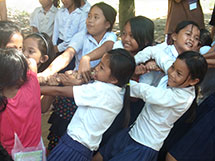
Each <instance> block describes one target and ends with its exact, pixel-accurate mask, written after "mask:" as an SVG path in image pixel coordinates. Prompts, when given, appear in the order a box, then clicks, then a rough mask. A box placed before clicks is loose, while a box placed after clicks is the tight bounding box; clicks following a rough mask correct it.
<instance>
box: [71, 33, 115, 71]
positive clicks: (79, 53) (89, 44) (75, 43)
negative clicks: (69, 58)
mask: <svg viewBox="0 0 215 161" xmlns="http://www.w3.org/2000/svg"><path fill="white" fill-rule="evenodd" d="M116 39H117V36H116V34H115V33H114V32H106V33H105V34H104V36H103V38H102V39H101V40H100V42H99V43H98V42H97V41H96V40H95V39H94V38H93V36H92V35H90V34H88V33H86V32H80V33H78V34H76V35H75V37H74V38H73V39H72V41H71V42H70V44H69V46H71V47H73V48H74V50H75V51H76V54H75V69H76V70H78V67H79V63H80V60H81V58H82V57H83V56H84V55H87V54H88V53H90V52H91V51H93V50H95V49H96V48H98V47H100V46H101V45H102V44H104V43H105V42H106V41H113V42H115V41H116ZM99 62H100V59H99V60H94V61H90V65H91V67H95V66H96V65H97V64H98V63H99Z"/></svg>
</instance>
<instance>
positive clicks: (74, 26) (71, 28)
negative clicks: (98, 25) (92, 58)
mask: <svg viewBox="0 0 215 161" xmlns="http://www.w3.org/2000/svg"><path fill="white" fill-rule="evenodd" d="M62 3H63V7H62V8H60V9H59V11H58V12H57V14H56V17H55V23H54V31H53V38H52V41H53V44H54V46H55V51H56V52H63V51H64V50H66V48H67V47H68V43H69V42H70V40H71V38H72V37H73V36H74V35H75V34H76V33H78V32H80V31H85V29H86V26H85V21H86V18H87V15H86V14H84V12H82V11H81V10H80V7H81V0H62Z"/></svg>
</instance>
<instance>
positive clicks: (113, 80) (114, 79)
mask: <svg viewBox="0 0 215 161" xmlns="http://www.w3.org/2000/svg"><path fill="white" fill-rule="evenodd" d="M110 83H112V84H117V83H118V80H117V79H116V78H115V77H111V80H110Z"/></svg>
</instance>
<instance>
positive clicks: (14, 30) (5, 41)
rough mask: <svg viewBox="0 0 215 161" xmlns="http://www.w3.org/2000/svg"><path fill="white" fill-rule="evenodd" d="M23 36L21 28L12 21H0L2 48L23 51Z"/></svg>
mask: <svg viewBox="0 0 215 161" xmlns="http://www.w3.org/2000/svg"><path fill="white" fill-rule="evenodd" d="M22 46H23V36H22V32H21V30H20V28H19V27H18V26H17V25H16V24H15V23H14V22H11V21H0V48H16V49H18V50H20V51H21V50H22Z"/></svg>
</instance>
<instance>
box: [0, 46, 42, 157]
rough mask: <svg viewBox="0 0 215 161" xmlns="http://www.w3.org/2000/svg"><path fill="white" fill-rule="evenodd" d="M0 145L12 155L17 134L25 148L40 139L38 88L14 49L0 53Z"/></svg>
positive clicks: (24, 61)
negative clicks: (0, 110)
mask: <svg viewBox="0 0 215 161" xmlns="http://www.w3.org/2000/svg"><path fill="white" fill-rule="evenodd" d="M0 69H1V71H0V74H1V75H2V77H1V79H0V93H1V94H0V100H1V101H0V106H1V109H2V108H3V109H5V110H4V111H3V112H1V113H0V142H1V144H2V145H3V147H4V148H5V149H6V150H7V152H8V153H9V154H11V150H12V148H13V147H14V133H16V134H17V135H18V137H19V139H20V141H21V143H22V144H23V146H24V147H36V146H38V144H39V143H40V139H41V105H40V86H39V83H38V81H37V77H36V75H35V73H33V72H31V71H28V64H27V61H26V59H25V57H24V55H23V54H22V53H20V52H19V51H17V50H15V49H6V50H3V49H0Z"/></svg>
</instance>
